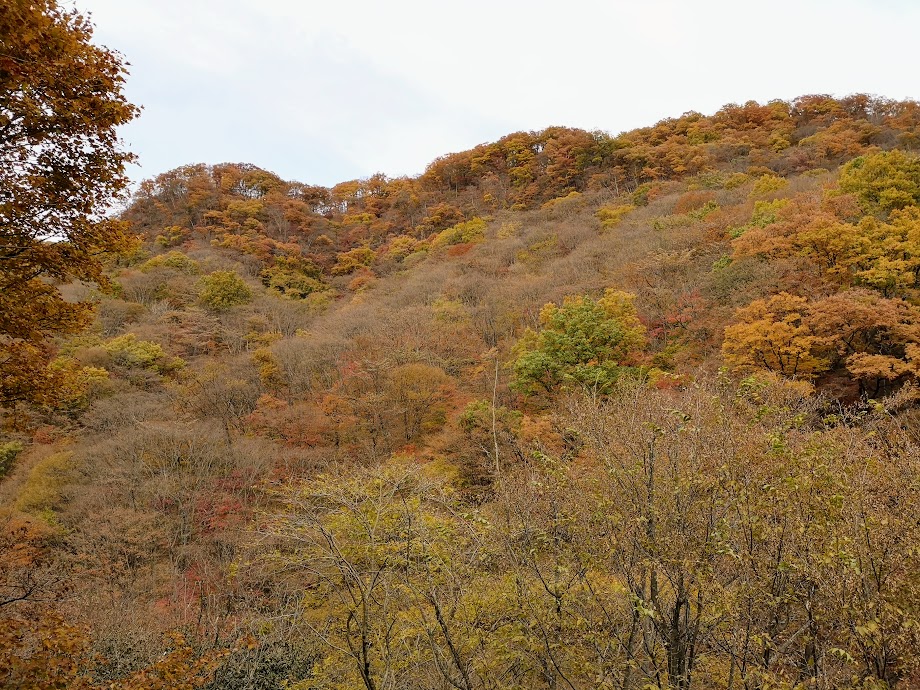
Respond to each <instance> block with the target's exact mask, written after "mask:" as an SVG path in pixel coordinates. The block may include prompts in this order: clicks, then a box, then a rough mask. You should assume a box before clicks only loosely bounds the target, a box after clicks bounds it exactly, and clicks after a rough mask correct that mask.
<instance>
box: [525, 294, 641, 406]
mask: <svg viewBox="0 0 920 690" xmlns="http://www.w3.org/2000/svg"><path fill="white" fill-rule="evenodd" d="M633 299H634V296H633V295H630V294H628V293H625V292H618V291H616V290H612V289H608V290H607V291H606V292H605V293H604V296H603V297H601V298H600V299H599V300H593V299H591V298H590V297H581V296H578V297H568V298H566V299H565V300H564V301H563V303H562V306H557V305H555V304H552V303H550V304H547V305H545V306H544V307H543V309H542V310H541V312H540V324H541V325H542V329H541V330H540V331H539V332H534V331H527V333H525V334H524V336H523V337H522V338H521V340H520V342H519V343H518V346H517V348H516V349H517V353H518V357H517V360H515V362H514V376H515V382H514V385H515V387H516V388H518V389H519V390H521V391H523V392H525V393H536V392H538V391H544V392H546V393H551V392H552V391H553V390H555V389H557V388H559V387H563V386H572V385H575V386H585V387H587V388H589V389H596V390H598V391H599V392H602V393H603V392H606V391H607V390H609V389H610V387H611V386H612V385H613V383H614V381H616V379H617V377H618V376H619V374H620V373H621V369H622V368H623V365H624V363H625V362H628V361H629V360H630V359H631V358H633V357H635V355H636V354H637V352H638V350H639V349H640V348H641V347H642V346H643V345H644V344H645V327H644V326H643V325H642V324H641V323H640V322H639V318H638V316H637V314H636V308H635V306H634V305H633Z"/></svg>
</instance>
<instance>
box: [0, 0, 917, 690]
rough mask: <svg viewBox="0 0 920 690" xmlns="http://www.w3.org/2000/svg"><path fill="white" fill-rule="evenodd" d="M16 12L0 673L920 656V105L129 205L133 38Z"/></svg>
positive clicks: (899, 684)
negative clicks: (123, 55) (112, 40)
mask: <svg viewBox="0 0 920 690" xmlns="http://www.w3.org/2000/svg"><path fill="white" fill-rule="evenodd" d="M3 4H5V5H9V6H10V10H11V11H10V12H4V14H3V17H2V18H0V34H2V36H3V45H4V51H3V54H0V155H2V159H3V170H2V171H0V238H2V243H0V368H2V383H0V406H2V407H0V410H2V412H0V687H4V688H17V689H20V688H21V689H27V688H28V689H36V690H39V689H41V690H44V689H51V688H68V689H69V688H74V689H80V690H91V689H92V690H101V689H103V688H105V689H118V690H140V689H142V688H143V689H148V688H151V689H158V688H162V689H164V690H165V689H167V688H188V689H191V688H206V689H209V690H218V689H228V690H269V689H273V688H289V689H290V690H306V689H307V688H317V689H324V690H327V689H328V690H359V689H365V690H403V689H405V690H448V689H451V688H456V689H457V690H524V689H527V690H530V689H545V690H563V689H567V690H587V689H589V688H590V689H593V688H603V689H611V690H612V689H618V690H620V689H622V690H628V689H634V690H640V689H643V688H659V689H661V690H664V689H679V690H690V689H691V688H700V689H709V688H730V689H742V688H743V689H745V690H755V689H756V690H780V689H787V690H793V689H798V688H815V689H828V690H829V689H839V688H852V689H854V690H855V689H856V688H860V689H861V690H870V689H871V690H882V689H895V688H897V689H902V688H904V689H906V688H918V687H920V655H918V654H917V649H920V387H918V386H920V382H918V379H920V155H918V153H917V151H918V149H920V103H917V102H913V101H893V100H887V99H885V98H881V97H876V96H869V95H863V94H855V95H850V96H846V97H831V96H828V95H806V96H802V97H800V98H796V99H794V100H791V101H783V100H775V101H770V102H768V103H756V102H748V103H744V104H740V105H739V104H729V105H726V106H724V107H723V108H722V109H720V110H719V111H718V112H716V113H714V114H709V115H706V114H701V113H696V112H688V113H684V114H683V115H680V116H679V117H674V118H671V119H666V120H663V121H661V122H659V123H657V124H655V125H652V126H649V127H645V128H642V129H637V130H634V131H629V132H624V133H621V134H618V135H612V134H610V133H607V132H602V131H582V130H579V129H570V128H565V127H552V128H549V129H545V130H543V131H535V132H516V133H513V134H509V135H507V136H505V137H503V138H501V139H499V140H498V141H495V142H492V143H485V144H482V145H479V146H476V147H475V148H473V149H471V150H468V151H463V152H460V153H452V154H448V155H444V156H442V157H440V158H437V159H435V160H434V161H432V162H431V163H430V165H429V166H428V167H427V169H426V170H425V171H424V173H423V174H421V175H419V176H417V177H396V178H392V177H388V176H387V175H385V174H377V175H374V176H372V177H369V178H367V179H358V180H351V181H346V182H342V183H340V184H337V185H335V186H332V187H324V186H318V185H311V184H309V183H305V182H297V181H289V180H284V179H281V178H279V177H278V176H276V175H275V174H273V173H272V172H269V171H267V170H264V169H262V168H260V167H257V166H256V165H253V164H249V163H219V164H218V163H209V164H203V163H202V164H191V165H187V166H184V167H181V168H178V169H175V170H172V171H170V172H167V173H164V174H161V175H158V176H156V177H154V178H152V179H147V180H145V181H143V182H142V183H141V184H140V185H139V186H137V187H136V188H135V189H134V191H133V193H132V194H131V196H130V198H124V202H123V204H122V206H121V207H120V210H119V212H118V213H117V214H114V215H113V214H112V213H111V211H110V209H111V207H112V206H111V204H112V201H113V199H116V198H117V196H118V194H119V193H120V191H121V190H123V189H125V187H126V184H127V178H126V177H125V173H124V165H125V164H126V163H128V162H130V154H129V153H127V152H124V151H122V150H121V149H120V148H119V146H120V145H119V142H118V139H117V136H116V134H115V129H116V127H118V126H120V125H122V124H125V123H126V122H128V121H130V120H131V119H132V118H133V117H135V116H136V115H137V108H136V106H135V105H132V104H130V103H128V102H127V101H126V100H125V98H124V96H123V95H122V86H123V84H124V81H125V79H126V78H127V79H129V78H130V77H128V76H127V74H126V72H125V67H124V65H122V64H121V62H120V61H119V57H118V56H117V55H116V54H113V53H109V52H107V51H106V50H104V49H101V48H97V47H95V46H93V45H92V44H91V43H90V42H89V38H90V37H91V35H92V25H91V24H90V23H89V22H88V21H87V20H86V19H84V18H83V17H81V16H80V15H79V14H77V13H76V12H75V11H71V10H68V9H61V8H59V7H58V6H57V5H56V3H54V2H53V1H52V0H41V1H39V2H26V1H25V0H11V1H10V2H6V3H3ZM7 48H8V49H7ZM51 86H53V88H50V87H51ZM77 158H79V159H80V162H79V163H75V162H74V160H75V159H77Z"/></svg>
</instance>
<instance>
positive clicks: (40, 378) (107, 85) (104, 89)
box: [0, 0, 138, 404]
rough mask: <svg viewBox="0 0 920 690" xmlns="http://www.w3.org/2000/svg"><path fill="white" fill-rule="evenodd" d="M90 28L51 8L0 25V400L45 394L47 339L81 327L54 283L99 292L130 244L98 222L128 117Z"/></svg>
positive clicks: (118, 166) (21, 8)
mask: <svg viewBox="0 0 920 690" xmlns="http://www.w3.org/2000/svg"><path fill="white" fill-rule="evenodd" d="M91 37H92V25H91V24H90V23H89V21H88V20H87V19H86V18H85V17H84V16H82V15H80V14H79V13H78V12H77V11H76V10H65V9H63V8H60V7H58V5H57V4H56V3H55V2H53V0H40V1H39V2H28V1H26V0H12V1H11V2H8V3H5V5H4V11H3V16H2V18H0V42H2V44H3V51H2V54H0V362H2V364H0V366H2V367H3V369H4V377H3V383H2V384H0V401H2V402H3V403H5V404H9V403H11V402H15V401H17V400H23V399H35V398H42V397H43V396H48V395H49V393H50V389H52V388H53V387H54V384H55V376H54V375H53V374H52V373H50V372H48V371H47V370H46V368H45V365H46V364H47V362H48V361H49V359H50V356H51V349H50V347H49V344H48V339H49V337H50V336H51V335H53V334H55V333H68V332H70V333H72V332H74V331H76V330H77V329H79V328H80V327H81V326H83V325H84V324H85V323H86V322H87V319H88V318H89V305H88V304H86V303H68V302H65V301H64V300H63V299H62V298H61V296H60V294H59V292H58V291H57V289H56V288H55V287H54V285H53V284H52V282H51V281H65V280H72V279H80V280H85V281H91V282H95V283H97V284H100V285H102V286H105V285H106V284H107V280H106V278H105V276H104V275H103V272H102V264H101V262H100V254H101V253H103V252H107V251H115V250H118V249H120V248H122V247H125V246H126V245H127V244H128V236H127V235H126V233H125V226H124V224H123V223H122V222H120V221H117V220H111V219H106V218H105V217H104V214H105V212H106V210H107V208H108V205H109V204H110V203H111V202H112V200H113V198H114V196H115V195H116V194H117V193H118V192H119V191H120V190H121V189H122V188H123V187H124V186H125V184H126V178H125V176H124V165H125V163H127V162H128V161H129V160H131V156H130V154H128V153H125V152H123V151H122V150H121V148H120V146H119V141H118V137H117V132H116V128H117V127H118V126H119V125H122V124H125V123H126V122H128V121H130V120H131V119H132V118H133V117H134V116H135V115H136V114H137V112H138V111H137V108H136V107H134V106H133V105H131V104H129V103H128V102H127V101H126V100H125V98H124V96H123V95H122V86H123V83H124V75H125V68H124V65H123V64H122V61H121V59H120V58H119V56H118V55H116V54H115V53H112V52H110V51H108V50H105V49H102V48H99V47H97V46H95V45H94V44H93V43H92V42H91Z"/></svg>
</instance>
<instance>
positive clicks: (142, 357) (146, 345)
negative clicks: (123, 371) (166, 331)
mask: <svg viewBox="0 0 920 690" xmlns="http://www.w3.org/2000/svg"><path fill="white" fill-rule="evenodd" d="M102 347H103V348H104V349H105V351H106V352H107V353H108V354H109V356H110V357H111V358H112V361H113V362H114V363H115V364H117V365H119V366H123V367H137V368H139V369H152V370H155V371H158V372H160V373H163V374H165V373H168V372H171V371H175V370H176V369H180V368H182V367H183V366H184V365H185V362H183V361H182V360H181V359H179V358H178V357H170V356H169V355H167V354H166V352H165V351H164V350H163V348H162V347H161V346H160V345H159V344H158V343H154V342H151V341H149V340H138V338H137V336H136V335H134V333H125V334H124V335H120V336H118V337H117V338H112V339H111V340H109V341H108V342H107V343H105V344H104V345H103V346H102Z"/></svg>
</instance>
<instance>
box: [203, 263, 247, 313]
mask: <svg viewBox="0 0 920 690" xmlns="http://www.w3.org/2000/svg"><path fill="white" fill-rule="evenodd" d="M200 285H201V293H200V295H199V296H198V299H199V301H200V302H201V304H202V305H204V307H205V308H207V309H210V310H211V311H216V312H222V311H228V310H229V309H232V308H233V307H236V306H239V305H241V304H247V303H249V302H251V301H252V290H251V289H250V288H249V286H248V285H247V284H246V283H245V282H243V279H242V278H240V277H239V276H238V275H237V274H236V273H234V272H233V271H215V272H214V273H211V274H210V275H207V276H205V277H204V278H202V279H201V283H200Z"/></svg>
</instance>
